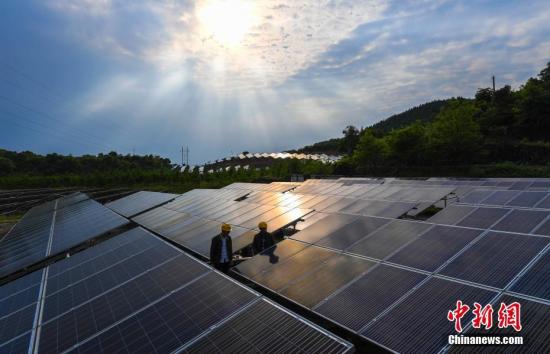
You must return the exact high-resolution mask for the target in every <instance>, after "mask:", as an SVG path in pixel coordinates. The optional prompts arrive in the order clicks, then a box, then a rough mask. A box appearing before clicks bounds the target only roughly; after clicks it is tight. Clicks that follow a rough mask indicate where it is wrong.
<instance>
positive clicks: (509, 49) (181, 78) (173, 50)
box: [48, 0, 550, 157]
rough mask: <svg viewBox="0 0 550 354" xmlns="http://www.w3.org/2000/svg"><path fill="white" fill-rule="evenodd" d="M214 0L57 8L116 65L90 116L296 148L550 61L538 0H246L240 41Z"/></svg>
mask: <svg viewBox="0 0 550 354" xmlns="http://www.w3.org/2000/svg"><path fill="white" fill-rule="evenodd" d="M212 1H214V0H198V1H188V2H184V1H174V0H156V1H153V0H144V1H139V2H131V1H121V0H111V1H107V0H104V1H100V2H96V1H89V0H82V1H76V0H75V1H69V0H62V1H53V0H52V1H51V2H50V3H48V4H49V7H48V8H49V9H50V10H51V11H53V13H55V14H56V15H58V16H60V18H62V19H63V21H64V22H63V24H64V25H65V26H62V27H63V28H64V30H63V38H64V39H65V38H69V39H70V41H71V43H72V44H76V45H83V46H85V47H86V48H91V49H92V51H93V52H94V53H95V54H96V55H98V56H100V57H101V58H102V59H104V58H106V59H105V60H106V61H107V62H109V63H111V64H112V66H113V67H114V69H112V70H110V71H106V72H105V73H103V74H101V77H96V78H94V80H93V84H91V85H90V86H91V88H90V89H89V90H88V91H87V92H86V93H85V94H83V95H81V96H80V97H79V98H78V101H79V102H80V103H81V104H82V107H84V108H85V110H84V111H85V112H86V113H87V114H88V115H89V116H90V117H96V116H98V115H105V114H108V113H110V114H113V115H114V113H113V112H117V111H120V112H122V113H123V114H121V115H117V119H122V120H127V121H128V122H132V123H133V124H132V125H131V128H132V129H136V137H137V139H141V140H143V141H146V140H147V139H151V138H150V136H162V137H164V138H165V139H166V140H169V141H170V140H178V141H180V140H184V139H185V140H186V141H190V142H194V143H195V144H196V145H199V144H201V143H203V142H204V139H205V137H208V139H209V140H208V141H209V142H210V143H209V147H208V149H212V151H213V152H208V153H207V152H204V154H205V156H209V157H212V154H214V153H216V154H218V156H223V155H225V154H227V153H228V152H229V150H230V149H231V146H233V147H234V146H242V147H243V150H247V149H248V150H257V149H266V150H267V149H284V148H292V147H296V146H299V145H302V144H307V143H312V142H315V141H316V140H319V139H322V138H329V137H333V136H334V135H339V133H340V131H341V129H342V127H344V126H346V125H348V124H350V123H351V124H355V125H357V126H366V125H370V124H373V123H375V122H376V121H378V120H380V119H382V118H385V117H387V116H389V115H390V114H392V113H398V112H400V111H402V110H405V109H408V108H410V107H411V106H415V105H418V104H421V103H424V102H426V101H429V100H431V99H436V98H447V97H450V96H459V95H461V96H472V95H473V94H474V92H475V90H476V89H477V88H478V87H484V86H488V85H489V84H490V77H491V76H492V75H496V76H497V82H498V83H501V84H505V83H508V84H512V85H513V86H515V87H517V85H519V84H521V83H522V82H524V81H525V79H526V78H527V77H529V76H533V75H534V74H536V73H537V72H538V71H539V70H540V69H541V68H542V67H543V65H545V63H546V62H547V61H548V60H549V59H550V58H549V56H548V55H549V54H548V53H550V42H549V41H548V38H550V37H549V35H550V23H549V22H548V21H547V19H548V18H549V17H550V7H549V6H548V4H547V2H546V1H542V0H534V1H531V2H529V3H528V4H527V3H521V4H520V3H518V2H515V1H507V0H483V1H482V0H479V1H465V0H462V1H461V0H457V1H445V0H372V1H353V0H320V1H306V0H294V1H291V0H281V1H276V2H274V1H268V0H256V1H249V2H248V4H249V5H250V7H248V6H249V5H246V6H245V7H244V8H245V9H252V10H246V11H251V13H252V14H253V17H252V20H250V18H249V20H250V21H249V23H248V22H247V26H246V29H247V30H246V33H244V35H242V37H241V34H239V33H234V35H235V36H236V38H239V41H238V45H234V44H233V45H230V44H228V43H224V39H223V37H224V34H223V33H222V34H220V33H219V31H220V29H219V28H218V27H217V26H214V27H212V26H209V25H208V24H205V21H204V19H202V20H201V18H200V14H201V11H203V9H204V8H205V7H207V6H209V4H211V3H212ZM220 1H236V0H220ZM242 1H247V0H242ZM201 9H202V10H201ZM221 20H223V18H221ZM229 37H230V38H229V39H230V40H229V42H231V41H232V38H233V36H229ZM226 40H227V38H226ZM124 113H126V114H124ZM129 126H130V125H129ZM140 127H141V129H143V131H141V133H140V134H141V135H140V134H138V133H137V130H139V128H140ZM191 132H192V133H191ZM234 149H235V150H237V148H234ZM221 151H224V153H223V154H222V153H221Z"/></svg>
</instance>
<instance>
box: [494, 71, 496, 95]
mask: <svg viewBox="0 0 550 354" xmlns="http://www.w3.org/2000/svg"><path fill="white" fill-rule="evenodd" d="M495 92H496V86H495V75H493V93H495Z"/></svg>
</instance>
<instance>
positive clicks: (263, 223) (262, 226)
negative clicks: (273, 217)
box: [258, 221, 267, 229]
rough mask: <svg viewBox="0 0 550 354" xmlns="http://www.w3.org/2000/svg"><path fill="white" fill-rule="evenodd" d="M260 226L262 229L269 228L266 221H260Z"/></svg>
mask: <svg viewBox="0 0 550 354" xmlns="http://www.w3.org/2000/svg"><path fill="white" fill-rule="evenodd" d="M258 227H259V228H260V229H267V223H266V222H265V221H260V223H259V224H258Z"/></svg>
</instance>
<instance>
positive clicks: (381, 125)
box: [289, 100, 449, 155]
mask: <svg viewBox="0 0 550 354" xmlns="http://www.w3.org/2000/svg"><path fill="white" fill-rule="evenodd" d="M448 102H449V100H435V101H431V102H428V103H424V104H421V105H419V106H416V107H413V108H411V109H408V110H406V111H405V112H402V113H399V114H394V115H393V116H391V117H389V118H386V119H383V120H381V121H380V122H378V123H376V124H374V125H372V126H371V127H369V128H370V129H372V130H373V131H374V132H376V134H377V135H381V134H385V133H388V132H390V131H392V130H394V129H399V128H402V127H404V126H407V125H409V124H412V123H414V122H417V121H420V122H425V123H429V122H431V121H432V120H433V119H434V118H435V116H436V115H437V114H438V113H439V112H440V111H441V109H442V108H443V107H444V106H445V105H446V104H447V103H448ZM369 128H367V129H369ZM362 131H364V129H362V128H361V129H357V128H356V127H354V126H352V125H350V126H347V127H346V129H344V131H342V134H344V137H343V138H334V139H330V140H325V141H321V142H318V143H315V144H313V145H308V146H305V147H303V148H301V149H298V150H290V151H289V152H301V153H304V154H327V155H340V154H349V153H350V148H351V150H352V151H353V148H355V144H356V142H357V141H358V137H359V135H360V134H362Z"/></svg>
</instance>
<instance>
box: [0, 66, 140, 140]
mask: <svg viewBox="0 0 550 354" xmlns="http://www.w3.org/2000/svg"><path fill="white" fill-rule="evenodd" d="M3 63H4V65H5V67H4V68H5V69H10V70H11V71H12V72H14V73H16V74H18V75H19V76H20V77H23V78H25V79H27V80H29V81H30V82H32V83H33V84H35V86H37V87H39V88H40V89H42V90H43V91H44V92H45V93H46V94H47V95H48V96H49V98H48V99H45V98H44V97H40V96H38V95H35V93H32V95H33V96H36V97H40V98H41V99H44V100H48V101H49V102H50V103H52V102H51V100H50V98H54V100H55V101H57V102H58V103H61V105H60V106H62V107H66V103H67V102H70V101H71V100H70V99H68V98H64V97H62V96H61V95H59V92H60V91H58V90H56V89H54V88H52V87H51V86H50V85H48V84H45V83H44V82H42V81H40V80H37V79H35V78H33V77H32V76H31V75H29V74H28V73H25V72H24V71H22V70H20V69H18V68H16V67H14V66H13V65H11V64H10V63H7V62H5V61H4V62H3ZM0 68H1V67H0ZM3 81H4V82H6V83H9V84H11V85H14V83H13V82H10V81H8V80H5V79H3ZM14 86H16V87H18V88H19V89H22V90H24V91H27V92H31V91H30V90H28V89H24V88H22V86H20V85H17V84H15V85H14ZM56 91H57V93H56ZM54 94H55V95H54ZM75 108H76V107H75ZM77 110H78V108H77ZM63 123H65V122H63ZM105 127H106V126H105ZM116 128H117V130H118V131H117V133H118V134H120V135H125V136H127V137H130V136H129V135H128V132H127V131H126V130H124V129H121V127H120V126H117V127H116ZM109 129H112V127H109ZM86 134H88V132H86ZM96 138H97V139H101V138H99V137H96Z"/></svg>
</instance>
